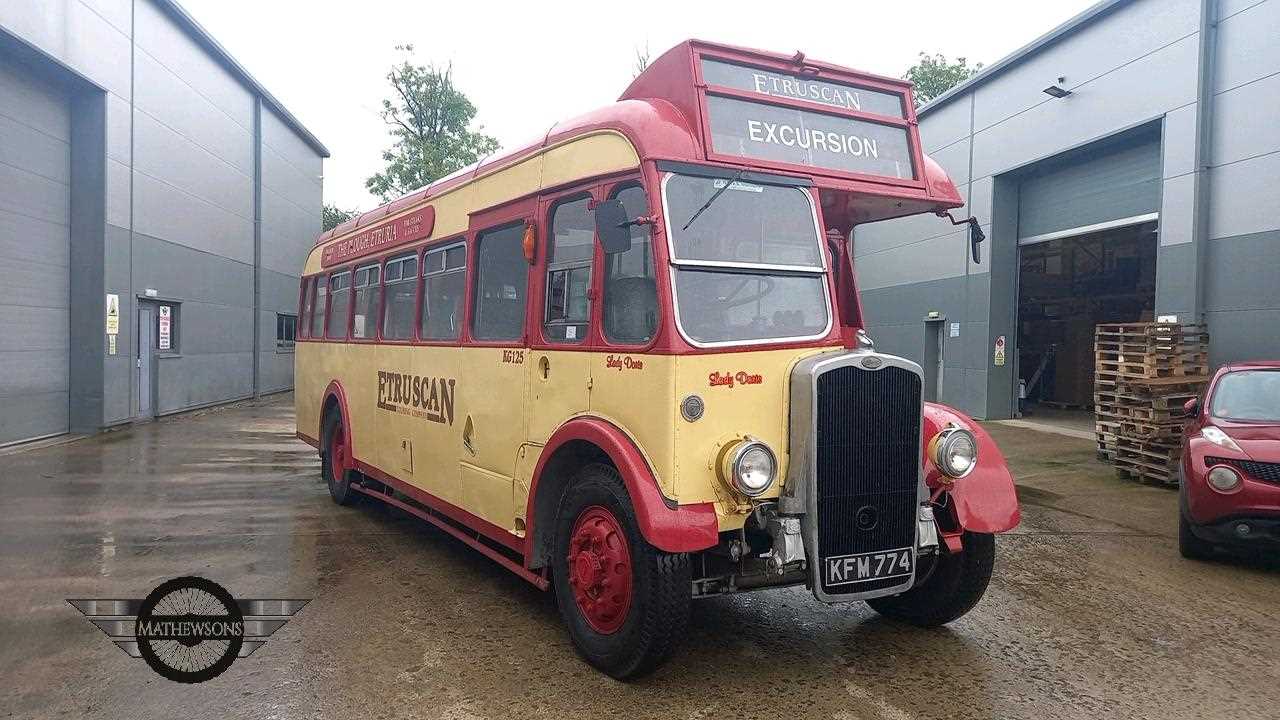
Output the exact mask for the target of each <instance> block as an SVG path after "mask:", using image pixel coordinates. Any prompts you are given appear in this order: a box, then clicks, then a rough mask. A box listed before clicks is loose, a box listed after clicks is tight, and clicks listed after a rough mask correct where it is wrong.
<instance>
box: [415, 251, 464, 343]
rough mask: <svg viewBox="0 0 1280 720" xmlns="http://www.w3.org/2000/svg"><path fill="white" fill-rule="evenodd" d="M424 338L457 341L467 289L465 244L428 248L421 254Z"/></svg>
mask: <svg viewBox="0 0 1280 720" xmlns="http://www.w3.org/2000/svg"><path fill="white" fill-rule="evenodd" d="M422 276H423V278H424V280H423V281H422V328H421V337H422V339H423V340H456V339H457V338H458V329H459V328H460V327H461V326H462V303H463V298H464V296H465V295H466V292H467V282H466V277H467V246H466V245H465V244H463V243H455V244H453V245H450V246H447V247H443V248H440V249H439V250H428V251H427V253H426V254H425V255H423V256H422Z"/></svg>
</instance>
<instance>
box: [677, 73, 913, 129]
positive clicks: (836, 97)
mask: <svg viewBox="0 0 1280 720" xmlns="http://www.w3.org/2000/svg"><path fill="white" fill-rule="evenodd" d="M702 80H703V82H705V83H707V84H708V85H720V86H722V87H727V88H733V89H734V90H744V91H746V92H751V93H758V94H760V95H771V96H773V97H782V98H790V99H792V100H804V101H807V102H811V103H818V104H819V105H830V106H832V107H835V108H840V109H842V110H856V111H858V112H867V113H875V114H877V115H888V116H889V117H895V118H905V117H906V113H905V111H904V109H903V104H902V103H903V97H902V95H900V94H898V93H891V92H884V91H882V90H869V89H867V88H863V87H857V86H855V85H849V84H847V83H841V82H834V81H832V80H819V79H817V78H814V77H811V76H805V75H793V74H788V73H781V72H777V71H774V70H762V69H760V68H753V67H747V66H746V65H738V64H735V63H729V62H724V61H723V60H713V59H711V58H703V59H702Z"/></svg>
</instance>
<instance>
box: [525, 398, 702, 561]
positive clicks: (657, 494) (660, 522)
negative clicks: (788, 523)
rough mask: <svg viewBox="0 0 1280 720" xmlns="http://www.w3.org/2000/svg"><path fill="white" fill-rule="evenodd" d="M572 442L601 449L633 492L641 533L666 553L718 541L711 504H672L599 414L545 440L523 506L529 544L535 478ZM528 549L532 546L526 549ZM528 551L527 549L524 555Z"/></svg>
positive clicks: (624, 437)
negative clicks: (576, 441)
mask: <svg viewBox="0 0 1280 720" xmlns="http://www.w3.org/2000/svg"><path fill="white" fill-rule="evenodd" d="M572 440H585V441H587V442H589V443H591V444H593V445H595V446H596V447H598V448H600V449H601V450H603V451H604V452H605V454H606V455H608V456H609V459H610V460H612V461H613V464H614V466H615V467H617V468H618V473H619V474H620V475H622V481H623V482H624V483H625V484H626V486H627V494H628V495H630V496H631V504H632V506H633V507H634V508H635V512H636V519H637V521H639V524H640V534H641V535H643V536H644V539H645V540H647V541H648V542H649V544H650V545H653V546H654V547H656V548H658V549H660V550H665V551H667V552H694V551H696V550H705V549H706V548H709V547H712V546H714V545H715V544H716V543H718V542H719V541H720V523H719V521H718V520H717V519H716V508H715V504H713V503H699V504H696V505H678V506H675V507H672V506H670V505H668V504H667V503H668V502H669V501H668V500H667V499H666V498H664V497H663V496H662V491H661V490H659V489H658V481H657V478H655V477H654V475H653V471H652V470H651V469H650V468H649V464H648V463H647V462H645V459H644V456H643V455H641V454H640V450H639V449H637V448H636V446H635V443H633V442H631V438H629V437H627V435H626V433H624V432H622V431H621V430H619V429H618V428H617V427H616V426H615V425H613V424H612V423H610V422H607V421H605V420H601V419H600V418H594V417H578V418H574V419H573V420H570V421H569V422H567V423H565V424H564V425H561V426H560V428H559V429H558V430H556V432H555V434H553V435H552V436H551V438H550V439H549V440H547V444H546V446H545V447H543V448H542V454H541V455H539V457H538V464H537V466H536V467H535V468H534V470H533V479H532V480H531V482H530V485H529V504H528V506H527V509H526V510H525V518H526V522H528V523H529V525H528V528H527V532H526V533H525V537H526V538H527V539H528V542H529V543H532V542H533V537H534V528H533V519H534V517H536V516H535V515H534V500H535V498H537V496H538V481H539V480H540V479H541V478H542V471H543V469H544V468H545V467H546V464H547V461H548V460H550V459H551V457H552V456H553V455H555V452H556V450H558V449H559V448H560V447H561V446H562V445H564V444H565V443H567V442H570V441H572ZM529 550H530V551H532V548H530V549H529ZM527 556H529V552H526V557H527Z"/></svg>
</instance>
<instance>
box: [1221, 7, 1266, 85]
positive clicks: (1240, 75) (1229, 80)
mask: <svg viewBox="0 0 1280 720" xmlns="http://www.w3.org/2000/svg"><path fill="white" fill-rule="evenodd" d="M1277 35H1280V2H1277V0H1265V2H1260V3H1257V4H1256V5H1252V6H1250V7H1248V8H1245V9H1242V10H1240V11H1239V12H1236V13H1235V14H1232V15H1230V16H1228V17H1226V19H1224V20H1223V21H1222V23H1221V24H1220V25H1219V26H1218V66H1217V67H1216V68H1215V73H1214V86H1215V87H1216V88H1217V89H1218V91H1219V92H1221V91H1223V90H1228V89H1231V88H1235V87H1239V86H1241V85H1243V84H1245V83H1247V82H1252V81H1254V80H1258V79H1260V78H1263V77H1267V76H1268V75H1273V74H1275V73H1277V72H1280V43H1278V42H1276V37H1277Z"/></svg>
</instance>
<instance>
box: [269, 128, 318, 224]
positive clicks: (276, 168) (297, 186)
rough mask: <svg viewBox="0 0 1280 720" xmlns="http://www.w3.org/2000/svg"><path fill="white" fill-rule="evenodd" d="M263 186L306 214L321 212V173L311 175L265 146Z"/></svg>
mask: <svg viewBox="0 0 1280 720" xmlns="http://www.w3.org/2000/svg"><path fill="white" fill-rule="evenodd" d="M264 117H265V115H264ZM262 185H263V187H264V188H269V189H270V190H271V191H272V192H274V193H276V194H277V195H279V196H280V197H282V198H284V199H285V200H286V201H287V202H289V203H290V204H292V205H293V206H295V207H297V208H298V209H299V210H300V211H302V212H304V213H307V214H318V213H319V212H320V205H319V203H318V202H317V199H318V197H319V195H318V193H319V192H320V181H319V172H318V171H317V172H315V173H314V174H309V173H308V172H306V171H304V170H302V169H300V168H299V167H298V166H296V165H293V164H292V163H290V162H289V161H287V160H285V158H284V157H283V156H282V155H280V154H279V153H277V152H276V151H275V150H274V149H273V148H272V147H271V146H269V145H265V144H264V145H263V148H262ZM313 211H314V212H313ZM317 216H318V215H317ZM317 234H318V233H317Z"/></svg>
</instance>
